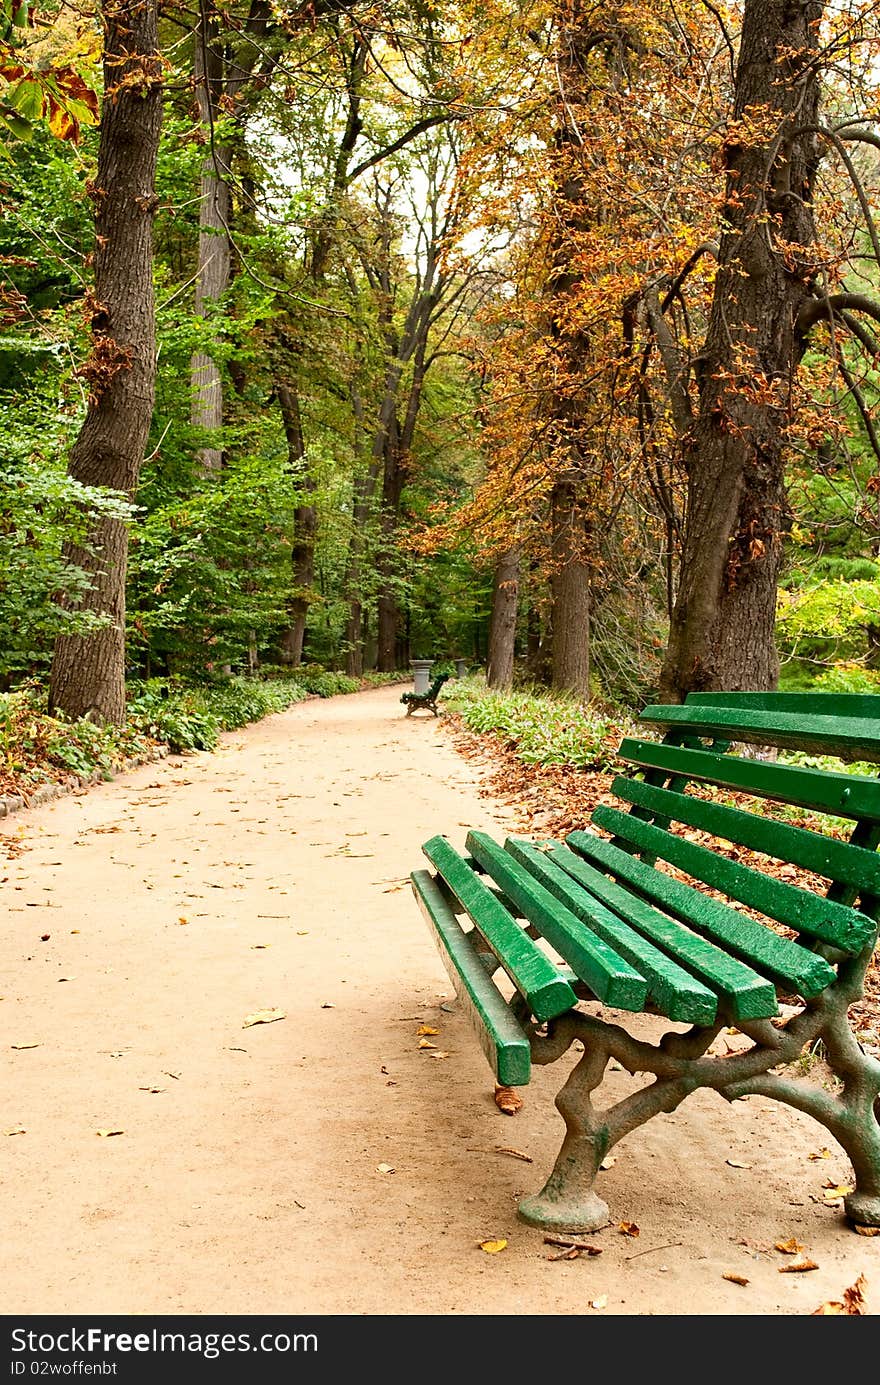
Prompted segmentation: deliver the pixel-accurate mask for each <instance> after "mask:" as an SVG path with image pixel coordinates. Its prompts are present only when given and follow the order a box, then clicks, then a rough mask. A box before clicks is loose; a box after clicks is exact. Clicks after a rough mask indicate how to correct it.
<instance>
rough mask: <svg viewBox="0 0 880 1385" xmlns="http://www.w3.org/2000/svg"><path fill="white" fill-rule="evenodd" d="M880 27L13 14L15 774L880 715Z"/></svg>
mask: <svg viewBox="0 0 880 1385" xmlns="http://www.w3.org/2000/svg"><path fill="white" fill-rule="evenodd" d="M878 9H880V6H878V5H877V4H875V3H869V0H835V3H832V4H826V3H821V2H820V0H808V2H807V3H797V4H794V3H787V2H786V3H782V0H768V2H767V3H763V2H762V3H758V0H746V3H745V4H744V5H743V4H715V3H709V0H675V2H673V0H655V3H653V4H651V5H647V4H644V3H631V4H610V3H591V2H590V0H480V3H479V4H477V3H473V0H450V2H449V3H446V0H444V2H443V3H438V4H432V3H428V2H427V0H389V2H388V3H383V4H370V3H362V2H361V0H309V3H305V4H303V3H299V2H296V0H295V2H294V3H292V4H289V5H285V4H283V3H276V0H248V3H239V2H238V0H233V3H231V4H230V5H229V6H219V5H216V4H214V3H212V0H193V3H190V4H184V3H177V0H174V2H173V3H162V4H157V3H156V0H103V3H100V4H95V3H93V0H83V3H82V4H79V3H76V4H71V3H67V0H62V2H61V3H58V0H46V3H45V4H44V5H43V6H42V7H41V8H39V9H34V8H32V7H30V6H29V5H28V4H23V5H17V4H16V3H15V0H4V8H3V10H2V14H3V16H4V18H3V20H2V28H0V35H2V37H0V199H2V212H3V217H2V226H0V276H2V289H0V315H2V316H0V438H2V443H0V490H2V508H0V631H2V634H0V680H2V681H0V687H2V688H3V689H5V690H6V691H7V693H8V694H9V695H8V696H7V697H5V698H3V699H0V701H2V703H3V706H4V708H5V710H4V712H3V716H4V718H5V722H4V725H5V727H6V733H5V734H6V739H7V744H9V743H10V738H11V737H12V735H13V730H12V728H13V725H14V726H15V728H17V729H16V731H15V734H16V736H18V738H19V741H20V739H21V734H22V727H24V726H25V725H26V727H27V729H28V732H29V731H31V730H32V731H33V735H31V736H30V740H31V742H32V743H33V744H32V746H31V749H34V747H37V748H38V749H39V743H40V742H41V737H42V740H43V741H45V742H46V743H47V744H48V742H50V741H52V737H53V736H54V735H55V732H54V731H52V730H51V729H49V730H46V729H45V727H46V726H47V725H48V724H49V723H48V721H47V722H46V723H45V725H44V723H43V722H42V721H40V722H39V723H38V721H36V720H35V719H34V718H35V716H36V715H37V714H39V716H40V717H42V715H43V714H44V713H45V712H51V714H52V717H53V718H54V719H55V720H56V721H57V720H58V719H59V718H60V719H61V720H63V721H68V722H69V721H76V722H77V724H81V723H82V722H83V721H85V722H86V723H88V725H89V726H91V725H95V726H98V727H100V726H102V725H111V726H112V725H121V724H123V723H125V721H126V718H128V719H129V722H130V723H131V724H135V725H137V726H140V727H141V728H143V727H147V728H148V729H149V728H151V729H152V730H153V731H154V732H155V731H156V729H157V727H158V728H159V730H160V731H161V730H162V727H163V725H164V727H165V731H164V732H163V734H165V738H166V739H169V738H170V739H173V738H174V735H176V737H177V740H178V742H179V743H181V744H184V745H185V744H187V743H190V744H199V743H207V741H209V740H210V737H211V734H212V732H211V717H212V716H213V717H214V720H215V722H216V725H217V726H219V725H220V724H228V720H227V721H224V720H223V717H224V716H233V717H234V716H236V715H238V716H239V717H244V716H245V715H251V714H258V713H259V711H260V710H261V709H262V710H266V709H267V708H268V707H270V706H276V705H284V702H285V700H287V701H289V700H293V699H294V698H295V697H296V696H300V695H302V694H303V693H304V692H306V691H310V690H311V691H325V692H327V691H334V690H343V689H345V688H351V687H356V686H359V685H360V683H359V680H360V679H361V678H362V676H363V675H364V674H365V673H369V672H371V671H375V672H376V673H377V674H378V675H382V676H387V677H393V676H395V672H396V671H397V670H404V671H408V669H409V663H410V660H411V658H413V657H427V658H433V659H435V660H438V661H441V662H440V665H439V666H443V661H450V660H453V659H464V660H465V661H467V662H468V663H469V664H471V665H473V664H476V665H480V666H482V665H486V668H487V677H488V682H489V684H490V686H492V687H495V688H498V689H506V688H509V687H510V686H511V684H512V683H513V682H514V680H516V681H517V682H519V683H527V684H528V685H529V686H531V687H549V688H551V689H552V690H553V691H554V692H555V693H557V694H561V695H563V696H569V697H573V698H574V699H576V700H577V701H579V702H588V701H592V703H593V704H594V705H595V706H597V707H600V708H609V707H610V708H615V707H619V708H630V709H634V708H637V707H638V706H639V705H640V704H642V703H644V702H646V701H648V700H650V699H651V698H652V697H656V696H660V697H663V698H666V699H671V700H679V699H680V698H682V697H683V696H685V695H686V694H687V692H688V691H691V690H693V689H705V688H709V689H718V688H734V689H738V688H758V689H761V688H773V687H775V686H777V685H778V686H781V687H784V688H788V689H795V690H799V689H807V688H811V687H817V688H819V689H837V690H844V691H880V472H878V461H880V435H878V423H877V418H876V408H877V400H878V383H880V376H878V365H880V339H878V325H877V324H878V323H880V284H878V262H880V238H878V230H877V226H876V224H875V214H876V206H877V190H878V183H880V133H878V118H880V97H878V72H880V69H878V57H880V53H878V50H880V16H878ZM236 675H245V676H246V677H247V678H248V679H249V680H250V682H251V683H252V684H253V685H259V686H260V687H261V688H262V689H263V692H262V693H261V694H258V693H257V692H256V691H255V690H254V688H251V690H250V691H247V689H243V686H242V684H241V681H240V679H238V678H236ZM221 685H222V686H221ZM218 687H220V692H219V693H218V694H217V696H219V697H220V698H221V699H223V698H225V700H226V701H225V709H226V710H225V711H224V712H223V713H222V714H218V712H217V705H218V704H216V702H215V703H213V704H211V703H210V698H208V701H205V700H204V699H205V697H206V696H208V694H207V693H205V689H206V688H207V689H208V690H209V691H210V689H211V688H214V689H215V690H216V689H217V688H218ZM285 687H286V688H287V692H286V693H285V692H284V688H285ZM184 688H189V689H191V691H190V692H188V693H186V694H185V696H184V694H183V693H182V692H181V689H184ZM181 697H184V701H183V702H181V700H180V699H181ZM200 697H201V698H202V701H199V698H200ZM261 698H262V701H261ZM175 699H176V701H175ZM209 704H210V705H209ZM172 705H173V706H174V708H175V709H176V710H175V713H174V716H175V717H177V720H176V721H174V717H171V720H172V721H174V726H175V727H176V731H174V734H171V733H169V732H168V722H169V716H170V713H169V708H170V707H171V706H172ZM181 708H183V711H181ZM184 713H185V715H184ZM163 717H164V722H163ZM218 717H219V719H218ZM200 718H201V720H200ZM132 719H133V721H132ZM215 729H216V727H215ZM172 730H173V728H172ZM90 734H91V732H87V730H85V729H83V730H82V731H81V734H80V740H79V745H78V748H76V747H75V748H74V749H70V748H69V745H70V743H69V738H68V740H67V741H66V742H65V745H66V746H67V748H66V749H65V750H64V751H63V755H65V756H67V763H68V766H69V767H70V768H74V769H75V768H77V763H76V761H77V756H79V755H82V754H85V753H86V750H85V748H84V747H86V742H87V741H88V736H89V735H90ZM25 739H27V734H26V735H25ZM56 740H57V738H56ZM53 744H55V742H53ZM42 748H43V750H45V745H43V747H42ZM8 758H9V757H8V755H7V760H8Z"/></svg>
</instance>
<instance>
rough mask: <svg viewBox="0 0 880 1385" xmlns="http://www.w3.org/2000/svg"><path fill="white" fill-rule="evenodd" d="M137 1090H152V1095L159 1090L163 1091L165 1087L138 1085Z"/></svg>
mask: <svg viewBox="0 0 880 1385" xmlns="http://www.w3.org/2000/svg"><path fill="white" fill-rule="evenodd" d="M138 1091H139V1092H152V1093H153V1094H154V1095H156V1094H158V1093H159V1092H164V1091H165V1088H164V1087H138Z"/></svg>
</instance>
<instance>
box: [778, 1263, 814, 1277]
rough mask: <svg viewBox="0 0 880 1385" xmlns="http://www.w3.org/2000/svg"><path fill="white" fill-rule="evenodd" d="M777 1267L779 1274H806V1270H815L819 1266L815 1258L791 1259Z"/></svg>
mask: <svg viewBox="0 0 880 1385" xmlns="http://www.w3.org/2000/svg"><path fill="white" fill-rule="evenodd" d="M778 1268H779V1273H780V1274H806V1272H807V1270H817V1269H818V1268H819V1266H818V1265H817V1264H816V1262H815V1260H791V1261H790V1262H789V1263H788V1264H787V1265H780V1266H779V1267H778Z"/></svg>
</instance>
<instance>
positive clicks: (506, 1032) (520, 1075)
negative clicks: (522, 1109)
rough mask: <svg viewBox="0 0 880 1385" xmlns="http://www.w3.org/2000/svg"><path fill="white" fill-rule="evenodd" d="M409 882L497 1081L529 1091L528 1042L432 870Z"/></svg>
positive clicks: (423, 871)
mask: <svg viewBox="0 0 880 1385" xmlns="http://www.w3.org/2000/svg"><path fill="white" fill-rule="evenodd" d="M410 880H411V882H412V887H413V893H414V894H415V897H416V899H417V901H418V904H419V907H420V909H421V911H422V913H423V914H424V916H425V920H426V922H427V924H428V926H429V928H430V929H431V932H432V933H433V935H434V940H435V942H436V943H437V947H438V950H439V952H440V956H441V958H442V961H443V964H444V966H445V967H446V970H447V972H448V973H449V979H450V980H451V982H452V984H453V986H454V987H455V992H456V995H457V996H458V998H459V1000H460V1001H461V1003H462V1006H463V1007H464V1010H465V1012H466V1014H467V1016H468V1018H469V1020H470V1022H471V1024H472V1025H473V1027H474V1029H475V1030H476V1033H477V1036H478V1038H479V1040H480V1046H481V1048H482V1049H483V1052H484V1053H485V1055H486V1057H487V1058H488V1060H489V1063H490V1065H491V1067H492V1069H493V1071H494V1073H495V1076H496V1078H497V1079H498V1081H499V1082H501V1083H502V1084H503V1085H504V1086H505V1087H522V1086H525V1084H526V1083H527V1082H528V1080H529V1078H530V1076H531V1062H532V1059H531V1048H530V1045H529V1041H528V1038H527V1037H526V1035H525V1033H524V1032H523V1030H522V1028H521V1027H520V1025H519V1023H518V1021H517V1020H516V1018H515V1016H514V1015H513V1014H511V1011H510V1008H509V1007H508V1005H507V1002H506V1001H505V999H504V997H503V996H502V995H501V993H500V991H498V989H497V988H496V986H495V984H494V983H493V981H492V978H491V977H490V976H489V974H488V973H487V971H486V968H485V967H484V965H483V963H482V962H481V961H480V959H479V957H478V955H477V953H476V951H475V949H474V947H473V945H472V943H471V941H470V939H469V937H468V935H467V934H466V933H465V931H464V929H463V928H462V926H461V924H460V923H459V922H458V919H457V918H456V917H455V914H454V913H453V912H452V910H451V908H450V907H449V904H448V902H447V901H446V899H445V898H444V896H443V894H442V892H441V891H440V890H439V888H438V887H437V884H436V882H435V880H434V879H433V877H432V876H431V873H430V871H427V870H415V871H413V872H412V875H411V876H410Z"/></svg>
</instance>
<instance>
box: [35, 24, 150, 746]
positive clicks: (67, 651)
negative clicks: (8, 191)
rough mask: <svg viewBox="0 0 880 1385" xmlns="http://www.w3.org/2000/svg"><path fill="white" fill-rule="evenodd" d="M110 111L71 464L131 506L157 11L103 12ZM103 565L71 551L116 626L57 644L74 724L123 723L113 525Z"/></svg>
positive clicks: (145, 383)
mask: <svg viewBox="0 0 880 1385" xmlns="http://www.w3.org/2000/svg"><path fill="white" fill-rule="evenodd" d="M103 21H104V34H105V38H104V106H103V111H102V115H101V132H100V142H99V146H98V168H97V173H96V176H95V185H94V190H93V192H92V194H91V195H92V198H93V201H94V204H95V245H96V249H95V289H94V295H93V298H92V300H91V307H92V352H91V355H90V357H89V360H88V361H87V363H86V365H85V366H84V367H83V370H82V372H81V374H82V376H83V377H84V378H85V379H87V380H88V382H89V391H90V392H89V402H88V408H87V411H86V416H85V419H84V421H83V426H82V428H81V430H80V433H79V436H78V438H77V440H76V442H75V443H74V446H73V450H72V452H71V456H70V468H69V470H70V475H71V476H72V477H73V478H74V479H75V480H77V481H82V482H84V483H85V484H87V485H90V486H109V487H112V488H113V489H115V490H119V491H122V492H124V494H125V495H127V496H128V497H129V498H133V497H134V494H135V491H136V490H137V484H138V478H139V475H140V467H141V462H142V461H143V455H144V446H145V444H146V441H147V436H148V434H149V430H150V420H151V418H152V414H153V400H154V395H155V377H156V338H155V302H154V297H153V264H152V258H153V248H152V228H153V215H154V213H155V208H156V192H155V182H156V151H157V149H158V144H159V130H160V126H161V121H162V83H163V75H162V64H161V59H160V56H159V49H158V38H157V32H156V0H105V4H104V6H103ZM91 541H92V545H93V546H94V547H95V549H96V553H95V554H93V553H91V552H84V551H83V550H82V549H80V548H78V547H75V546H68V547H67V548H66V556H67V557H68V558H69V559H70V561H72V562H74V563H76V564H77V565H78V566H79V567H82V568H84V569H85V570H86V571H87V572H89V573H90V574H91V576H92V579H93V586H92V588H91V590H90V591H89V592H88V593H87V594H86V595H85V596H84V597H83V599H82V601H81V603H80V607H79V608H80V609H81V610H84V611H90V612H94V613H95V614H96V615H99V616H106V617H109V622H108V623H107V624H106V625H105V626H104V627H103V628H102V629H100V630H99V631H97V632H96V633H95V634H91V635H65V636H62V637H61V638H59V639H58V640H57V642H56V644H55V652H54V657H53V660H52V672H51V679H50V687H49V703H50V706H51V707H52V708H53V709H54V710H57V711H61V712H64V713H65V714H66V715H67V716H69V717H90V718H92V719H93V720H96V721H108V722H117V723H119V722H122V721H123V720H124V717H125V577H126V566H127V560H128V528H127V525H126V524H125V523H124V522H123V521H121V520H115V519H104V520H102V521H101V523H100V524H99V525H98V526H97V529H96V531H95V533H94V534H93V535H92V536H91Z"/></svg>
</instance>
